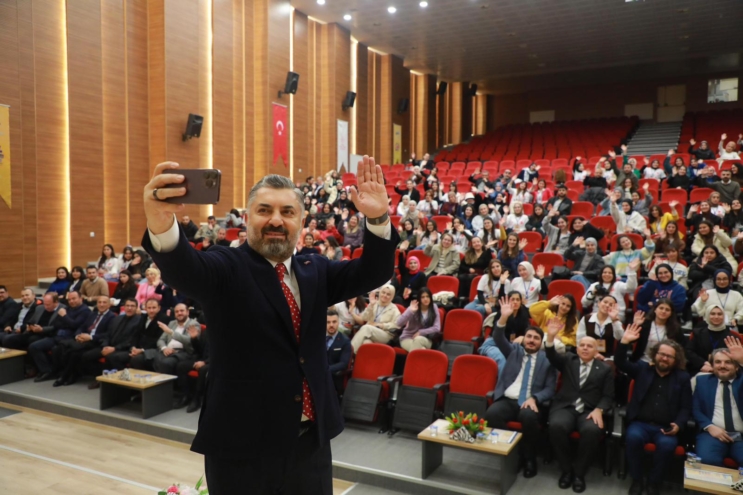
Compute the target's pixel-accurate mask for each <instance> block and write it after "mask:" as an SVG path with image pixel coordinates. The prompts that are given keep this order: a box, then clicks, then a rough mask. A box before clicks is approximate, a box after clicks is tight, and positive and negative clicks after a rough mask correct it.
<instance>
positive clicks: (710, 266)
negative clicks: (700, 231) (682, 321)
mask: <svg viewBox="0 0 743 495" xmlns="http://www.w3.org/2000/svg"><path fill="white" fill-rule="evenodd" d="M718 270H725V271H727V272H728V273H733V268H732V267H731V266H730V263H728V261H727V260H726V259H725V257H724V256H722V255H721V254H720V252H719V251H718V250H717V247H715V246H707V247H705V248H704V249H702V252H701V253H700V254H699V256H698V257H697V259H695V260H694V261H693V262H692V263H691V265H690V266H689V297H690V298H693V299H696V298H697V296H698V295H699V292H700V291H701V290H702V289H714V287H715V273H717V271H718Z"/></svg>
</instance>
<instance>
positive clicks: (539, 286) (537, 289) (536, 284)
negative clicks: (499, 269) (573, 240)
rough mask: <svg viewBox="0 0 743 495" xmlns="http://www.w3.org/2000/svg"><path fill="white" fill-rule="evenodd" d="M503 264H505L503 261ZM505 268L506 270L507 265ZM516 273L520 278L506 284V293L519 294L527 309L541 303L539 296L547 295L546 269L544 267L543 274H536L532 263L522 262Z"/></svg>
mask: <svg viewBox="0 0 743 495" xmlns="http://www.w3.org/2000/svg"><path fill="white" fill-rule="evenodd" d="M501 263H503V261H502V260H501ZM503 266H504V268H505V264H504V265H503ZM540 266H541V265H540ZM516 272H517V273H518V277H516V278H514V279H513V280H511V281H509V282H507V283H506V293H509V294H510V293H511V292H513V291H516V292H518V293H519V294H521V296H522V297H523V298H524V305H525V306H526V307H527V308H528V307H531V306H532V304H536V303H537V302H538V301H539V294H546V293H547V282H545V280H544V267H542V270H541V273H535V272H534V266H532V264H531V263H529V262H528V261H522V262H521V263H519V264H518V268H517V269H516ZM540 275H541V276H540Z"/></svg>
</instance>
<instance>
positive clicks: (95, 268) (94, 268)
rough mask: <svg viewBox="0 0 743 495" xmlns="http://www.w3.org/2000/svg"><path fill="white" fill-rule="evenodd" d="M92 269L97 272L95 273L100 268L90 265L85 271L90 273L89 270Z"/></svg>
mask: <svg viewBox="0 0 743 495" xmlns="http://www.w3.org/2000/svg"><path fill="white" fill-rule="evenodd" d="M91 268H92V269H93V270H95V271H98V267H97V266H95V265H88V266H87V267H86V268H85V271H88V270H90V269H91Z"/></svg>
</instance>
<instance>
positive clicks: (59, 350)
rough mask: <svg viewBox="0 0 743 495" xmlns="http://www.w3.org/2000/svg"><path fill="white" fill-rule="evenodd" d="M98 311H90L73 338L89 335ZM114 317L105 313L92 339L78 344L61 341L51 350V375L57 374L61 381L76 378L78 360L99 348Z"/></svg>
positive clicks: (74, 341) (109, 313) (110, 313)
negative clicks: (83, 334) (85, 353)
mask: <svg viewBox="0 0 743 495" xmlns="http://www.w3.org/2000/svg"><path fill="white" fill-rule="evenodd" d="M98 316H99V313H98V310H95V311H91V312H90V314H89V315H88V317H87V318H86V320H85V322H84V323H83V324H82V325H80V327H79V328H78V329H77V331H76V332H75V336H77V335H80V334H82V333H87V334H89V333H90V328H91V327H92V326H93V325H94V324H95V322H96V320H97V319H98ZM115 317H116V315H115V314H113V313H112V312H111V311H106V313H105V314H104V315H103V317H102V318H100V321H99V322H98V326H97V327H96V328H95V333H94V334H93V338H92V339H91V340H88V341H86V342H78V341H76V340H75V339H74V338H72V339H67V340H63V341H62V342H60V343H59V345H57V347H55V348H54V349H53V350H52V362H53V363H54V366H53V371H52V372H53V373H54V374H58V375H59V378H60V379H61V380H63V381H64V380H74V379H76V377H77V370H78V368H79V363H80V359H81V358H82V355H83V353H84V352H86V351H89V350H90V349H95V348H100V343H101V340H102V339H103V338H104V337H105V336H106V334H107V333H108V327H109V325H110V323H111V322H112V321H113V320H114V318H115Z"/></svg>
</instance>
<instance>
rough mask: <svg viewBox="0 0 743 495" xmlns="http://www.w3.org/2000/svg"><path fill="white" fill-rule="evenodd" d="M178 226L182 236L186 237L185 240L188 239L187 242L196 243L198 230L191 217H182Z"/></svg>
mask: <svg viewBox="0 0 743 495" xmlns="http://www.w3.org/2000/svg"><path fill="white" fill-rule="evenodd" d="M180 224H181V229H182V230H183V234H184V235H185V236H186V239H188V241H189V242H196V238H197V234H198V232H199V228H198V227H197V226H196V224H195V223H193V220H191V217H189V216H188V215H183V217H182V218H181V222H180Z"/></svg>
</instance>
